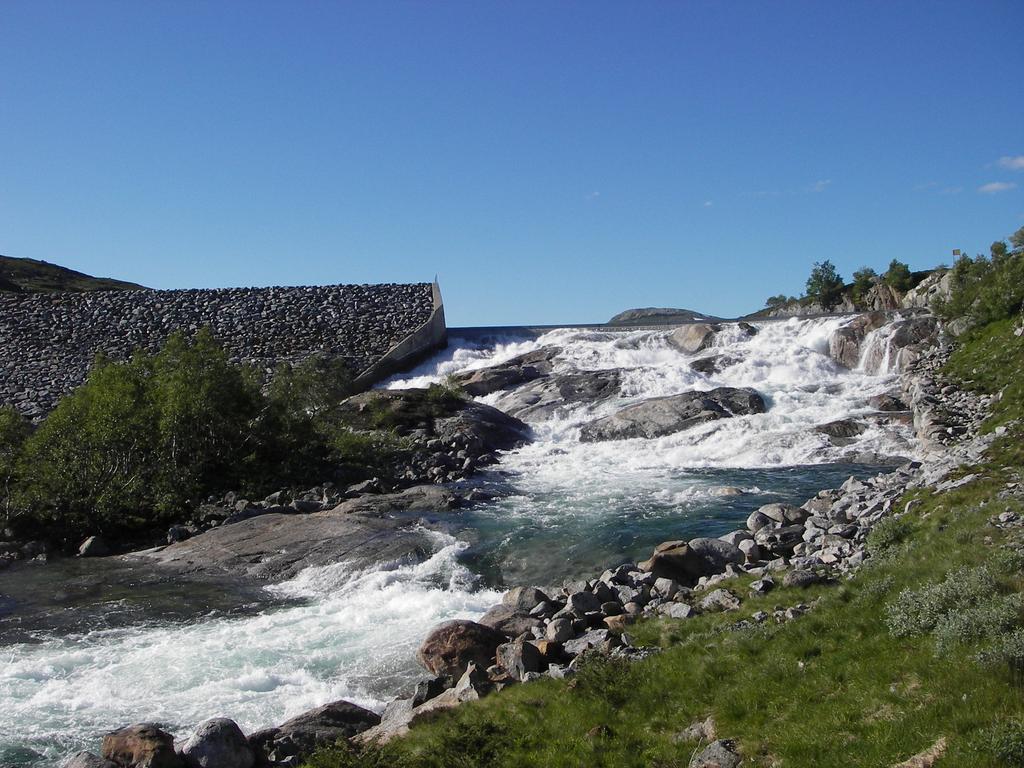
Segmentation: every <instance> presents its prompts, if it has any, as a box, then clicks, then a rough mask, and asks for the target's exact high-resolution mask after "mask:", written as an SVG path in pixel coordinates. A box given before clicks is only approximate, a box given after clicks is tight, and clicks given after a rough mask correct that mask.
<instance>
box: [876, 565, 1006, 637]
mask: <svg viewBox="0 0 1024 768" xmlns="http://www.w3.org/2000/svg"><path fill="white" fill-rule="evenodd" d="M995 592H996V582H995V579H994V578H992V574H991V573H990V572H989V570H988V568H986V567H984V566H980V567H977V568H959V569H957V570H956V571H953V572H952V573H950V574H949V575H947V576H946V578H945V579H944V580H943V581H942V582H941V583H939V584H929V585H927V586H925V587H922V588H921V589H916V590H915V589H905V590H903V591H902V592H900V594H899V596H898V597H897V598H896V600H895V601H894V602H892V603H890V604H889V606H888V608H887V609H886V614H887V617H886V620H887V623H888V626H889V631H890V632H891V633H892V634H893V635H894V636H896V637H913V636H915V635H923V634H927V633H929V632H931V631H932V630H933V629H934V628H935V626H936V625H937V624H938V623H939V622H940V621H941V620H942V619H943V618H944V617H945V616H946V614H948V613H950V612H952V611H958V610H962V609H968V608H971V607H972V606H974V605H976V604H978V603H981V602H984V601H986V600H988V599H989V598H990V597H991V595H992V594H994V593H995Z"/></svg>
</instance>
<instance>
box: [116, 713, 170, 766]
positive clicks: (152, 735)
mask: <svg viewBox="0 0 1024 768" xmlns="http://www.w3.org/2000/svg"><path fill="white" fill-rule="evenodd" d="M100 752H101V754H102V756H103V757H105V758H106V759H107V760H112V761H113V762H115V763H117V764H118V765H121V766H124V768H181V766H182V762H181V758H180V757H178V755H177V753H175V751H174V737H173V736H171V734H169V733H167V732H166V731H162V730H160V729H159V728H157V727H156V726H155V725H153V724H152V723H138V724H137V725H129V726H128V727H126V728H121V729H120V730H117V731H113V732H111V733H108V734H107V735H106V736H104V737H103V746H102V748H101V750H100Z"/></svg>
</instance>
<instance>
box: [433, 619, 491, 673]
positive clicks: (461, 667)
mask: <svg viewBox="0 0 1024 768" xmlns="http://www.w3.org/2000/svg"><path fill="white" fill-rule="evenodd" d="M507 639H508V638H507V637H506V636H505V635H504V634H502V633H501V632H499V631H498V630H496V629H492V628H491V627H488V626H485V625H483V624H478V623H477V622H475V621H461V620H460V621H448V622H445V623H444V624H441V625H439V626H437V627H435V628H434V630H433V631H432V632H431V633H430V634H429V635H427V638H426V639H425V640H424V641H423V644H422V645H420V648H419V650H418V651H417V652H416V658H417V659H418V660H419V662H420V664H422V665H423V666H424V667H425V668H426V669H427V670H428V671H430V672H431V673H432V674H435V675H448V676H449V677H452V678H459V677H461V676H462V675H463V674H465V672H466V668H467V667H468V666H469V664H470V663H474V664H476V665H477V666H478V667H480V669H487V667H489V666H491V664H492V663H493V661H494V653H495V651H497V649H498V646H499V645H501V644H502V643H504V642H506V640H507Z"/></svg>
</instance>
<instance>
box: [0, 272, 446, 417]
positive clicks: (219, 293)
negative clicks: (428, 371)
mask: <svg viewBox="0 0 1024 768" xmlns="http://www.w3.org/2000/svg"><path fill="white" fill-rule="evenodd" d="M203 327H209V328H210V330H211V331H212V332H213V334H214V336H215V337H216V338H217V339H218V341H220V343H221V344H223V345H224V347H225V349H226V350H227V352H228V355H229V356H230V357H231V359H232V360H233V361H234V362H238V363H246V364H249V365H253V366H255V367H256V368H258V369H260V370H262V371H264V372H268V373H269V371H271V370H272V369H273V368H274V367H275V366H276V365H277V364H278V363H281V362H291V363H297V362H300V361H302V360H304V359H306V358H308V357H310V356H313V355H326V356H330V357H334V358H340V359H343V360H344V361H345V362H346V363H347V364H348V366H349V368H350V370H352V371H353V373H354V374H356V375H357V384H358V385H359V386H362V387H367V386H371V385H372V384H373V383H374V382H375V381H377V380H379V379H380V378H382V377H383V376H386V375H388V374H390V373H392V372H394V371H395V370H400V369H401V366H403V365H405V364H411V363H412V362H415V361H416V360H418V359H420V358H422V357H423V356H424V355H426V354H429V352H431V351H433V350H434V349H436V348H438V347H440V346H443V345H444V343H445V325H444V306H443V304H442V302H441V293H440V289H439V288H438V286H437V284H436V283H435V284H431V283H409V284H386V285H325V286H312V287H295V288H281V287H273V288H225V289H213V290H179V291H149V290H145V291H102V292H96V293H88V294H83V293H55V294H29V295H25V294H0V403H3V404H8V405H13V406H14V407H15V408H17V409H18V410H19V411H20V412H21V413H23V414H25V415H26V416H31V417H38V416H41V415H43V414H45V413H46V412H47V411H49V410H50V409H52V408H53V406H54V405H55V404H56V402H57V400H58V399H59V398H60V397H61V396H62V395H64V394H66V393H68V392H70V391H71V390H72V389H74V388H75V387H77V386H79V385H80V384H82V383H83V382H84V381H85V378H86V376H87V375H88V372H89V366H90V365H91V363H92V361H93V359H94V358H95V356H96V354H97V353H100V352H102V353H104V354H106V355H107V356H109V357H111V358H114V359H125V358H127V357H128V356H129V355H130V354H131V353H132V352H133V351H134V350H136V349H144V350H147V351H156V350H158V349H159V348H160V347H161V346H162V345H163V343H164V342H165V341H166V340H167V338H168V336H170V334H171V333H173V332H175V331H179V330H180V331H182V332H184V333H186V334H187V335H191V334H194V333H195V332H196V331H198V330H199V329H200V328H203Z"/></svg>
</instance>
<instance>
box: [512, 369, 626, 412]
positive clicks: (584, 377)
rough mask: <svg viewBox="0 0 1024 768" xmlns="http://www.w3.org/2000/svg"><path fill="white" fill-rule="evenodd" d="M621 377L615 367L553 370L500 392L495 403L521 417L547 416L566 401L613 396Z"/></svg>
mask: <svg viewBox="0 0 1024 768" xmlns="http://www.w3.org/2000/svg"><path fill="white" fill-rule="evenodd" d="M620 378H621V375H620V373H619V371H618V369H607V370H600V371H579V372H577V373H566V374H552V375H551V376H544V377H542V378H540V379H537V380H536V381H533V382H530V383H529V384H526V385H525V386H522V387H518V388H517V389H514V390H512V391H509V392H506V393H504V394H502V395H501V396H500V398H499V399H498V401H497V403H496V404H497V407H498V408H500V409H501V410H502V411H504V412H505V413H508V414H511V415H512V416H515V417H517V418H520V419H546V418H548V417H549V416H552V415H553V414H555V413H556V412H557V411H559V410H560V409H562V408H564V407H565V406H566V405H572V404H573V403H594V402H597V401H599V400H606V399H608V398H609V397H614V396H615V395H617V394H618V393H619V384H620Z"/></svg>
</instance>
